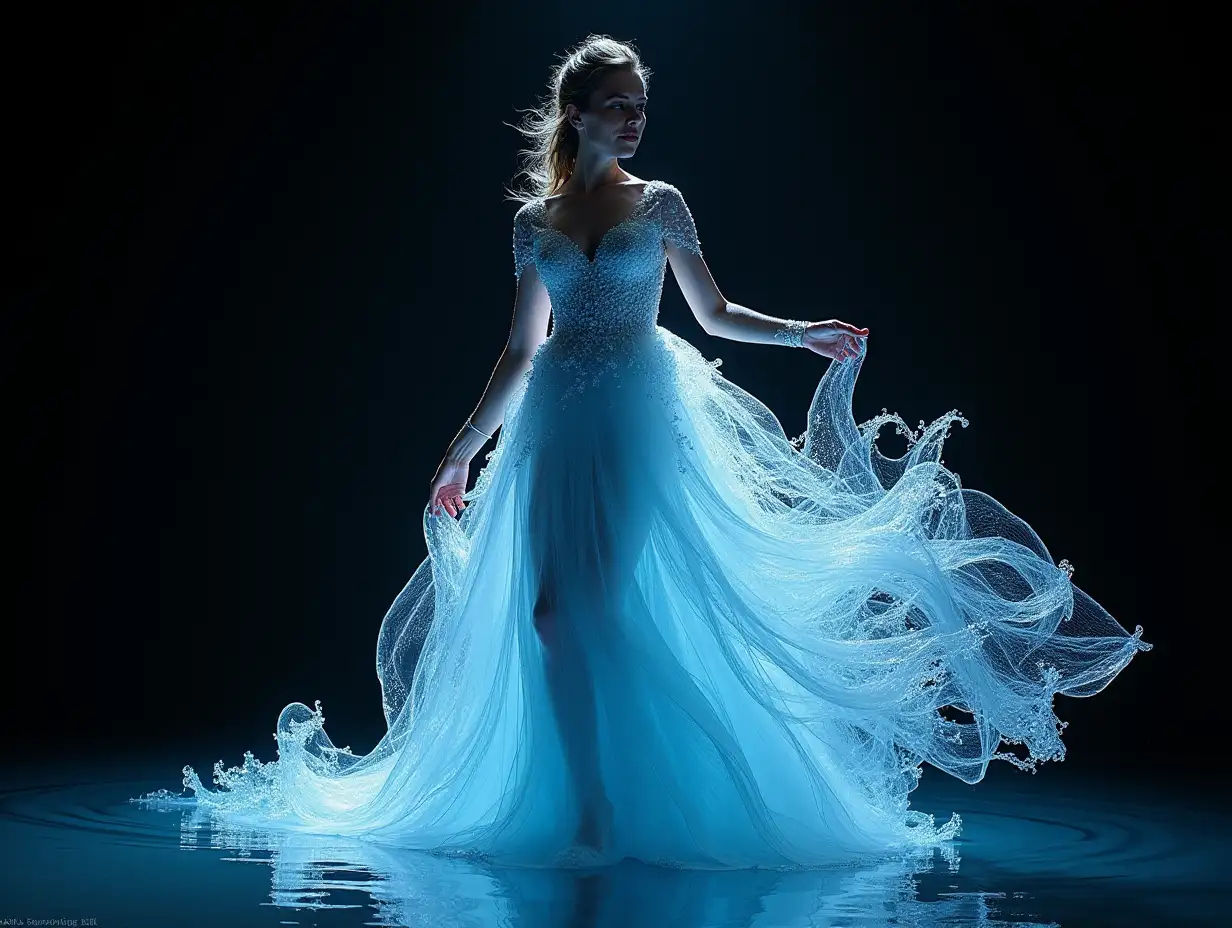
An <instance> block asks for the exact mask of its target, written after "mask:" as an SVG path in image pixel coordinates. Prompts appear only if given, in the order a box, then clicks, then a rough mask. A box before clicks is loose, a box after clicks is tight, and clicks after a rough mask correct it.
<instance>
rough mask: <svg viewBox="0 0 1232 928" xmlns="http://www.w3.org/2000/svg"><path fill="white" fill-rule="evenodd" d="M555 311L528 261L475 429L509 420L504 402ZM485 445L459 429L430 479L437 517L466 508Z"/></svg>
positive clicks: (431, 502)
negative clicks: (472, 470) (473, 468)
mask: <svg viewBox="0 0 1232 928" xmlns="http://www.w3.org/2000/svg"><path fill="white" fill-rule="evenodd" d="M551 314H552V304H551V301H550V300H549V299H548V292H547V288H546V287H544V285H543V281H542V280H541V279H540V278H539V271H538V269H537V268H536V267H535V263H534V262H533V261H532V262H529V263H528V264H527V265H526V266H525V268H524V269H523V270H522V273H521V274H520V275H519V277H518V289H517V293H516V295H515V296H514V299H513V323H512V325H511V326H510V329H509V338H508V340H507V341H506V342H505V350H504V351H502V352H501V356H500V360H498V361H497V362H496V367H495V368H494V369H493V371H492V376H491V378H490V379H489V380H488V385H487V387H486V388H485V389H484V391H483V396H481V397H480V398H479V404H478V405H477V406H476V407H475V411H474V412H473V413H471V422H473V423H474V424H475V428H478V429H482V430H483V431H484V432H486V433H487V434H488V435H491V434H493V433H495V431H496V430H497V429H498V428H500V426H501V424H502V423H503V422H504V418H505V404H506V403H508V402H509V397H510V396H511V395H512V394H513V390H514V387H515V386H517V383H518V381H519V379H521V377H522V375H523V374H525V373H526V371H527V370H528V369H529V368H530V362H531V358H532V357H533V356H534V354H535V351H536V349H538V347H539V346H540V345H541V344H543V342H544V340H545V339H546V338H547V337H548V320H549V318H550V317H551ZM486 443H487V439H486V438H484V437H483V435H480V434H479V432H476V431H475V429H472V428H470V427H469V426H467V425H463V426H462V428H461V429H459V431H458V434H457V435H456V436H454V439H453V441H451V442H450V443H449V448H448V449H447V450H446V451H445V457H444V459H443V460H442V461H441V464H440V467H438V468H437V470H436V474H435V476H433V478H432V483H431V486H430V489H429V495H428V500H429V506H431V508H432V513H433V515H439V514H440V510H441V507H444V509H445V511H446V512H448V513H449V514H450V515H451V516H456V515H457V514H458V513H459V512H461V511H462V510H463V509H465V508H466V503H464V502H463V501H462V494H463V493H465V492H466V479H467V475H468V474H469V472H470V462H471V460H472V459H473V458H474V457H475V455H476V454H478V453H479V451H480V450H481V449H482V448H483V446H484V445H485V444H486Z"/></svg>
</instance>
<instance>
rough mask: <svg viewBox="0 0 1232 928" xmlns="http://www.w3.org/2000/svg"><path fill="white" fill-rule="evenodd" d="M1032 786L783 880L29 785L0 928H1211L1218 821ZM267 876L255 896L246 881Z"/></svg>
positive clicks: (17, 798)
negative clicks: (411, 837)
mask: <svg viewBox="0 0 1232 928" xmlns="http://www.w3.org/2000/svg"><path fill="white" fill-rule="evenodd" d="M1031 779H1032V780H1034V779H1035V778H1031ZM1036 782H1038V781H1036ZM1029 785H1030V784H1024V785H1023V786H1020V787H1013V788H1011V789H1005V788H1004V787H1002V788H995V787H993V786H991V785H988V784H985V785H981V786H980V787H979V788H977V789H974V790H972V789H970V788H969V787H962V786H961V785H949V784H943V785H942V788H941V792H940V793H939V792H938V791H936V790H934V791H933V795H934V799H936V802H935V810H936V811H937V812H941V811H943V810H955V811H958V812H959V813H960V814H961V815H962V816H963V821H964V833H963V836H962V838H960V839H959V840H958V841H957V842H955V843H954V845H953V846H952V847H950V848H947V849H946V851H945V852H940V851H938V852H933V853H932V854H931V855H929V856H928V857H926V858H919V859H900V860H887V861H881V862H878V863H876V864H866V865H860V866H853V867H850V868H843V869H832V870H811V871H795V872H777V871H768V870H744V871H731V870H729V871H698V870H691V871H690V870H669V869H663V868H656V867H649V866H645V865H642V864H638V863H635V862H632V861H626V862H625V863H623V864H620V865H619V866H615V867H606V868H601V869H594V870H568V871H563V870H548V869H529V868H512V867H496V866H491V865H488V864H485V863H483V862H478V861H472V860H463V859H458V858H446V857H440V856H436V855H431V854H425V853H423V852H418V851H404V850H400V849H397V848H391V847H389V846H384V845H380V844H377V843H375V842H371V841H367V840H364V839H362V838H355V837H349V836H321V835H307V834H302V833H296V832H280V831H266V830H258V829H252V828H248V827H241V826H237V825H235V824H234V823H229V822H227V821H225V820H223V819H220V818H218V817H217V813H215V812H213V811H211V810H208V809H201V808H198V807H196V805H195V804H194V803H193V802H192V800H191V798H189V799H182V798H172V799H169V800H163V801H156V802H129V801H128V797H132V796H139V795H144V794H145V792H146V791H147V790H148V784H147V783H144V782H140V781H137V782H134V781H127V782H118V783H117V782H112V783H106V782H103V783H99V782H93V783H79V784H69V785H57V786H47V785H41V784H39V783H32V784H27V785H26V786H23V787H16V788H10V789H7V790H6V791H4V792H3V793H0V846H2V847H3V848H4V851H3V853H4V856H5V863H4V869H5V876H6V880H5V888H4V895H3V898H2V899H0V901H2V902H3V903H4V906H0V908H3V909H4V911H0V918H4V917H17V916H19V915H24V916H25V917H26V918H27V919H30V918H38V917H44V918H49V917H65V916H72V917H89V916H90V915H91V914H93V915H94V917H96V918H98V922H97V924H98V925H100V926H106V925H108V924H113V925H134V926H135V925H144V924H150V925H154V924H170V923H174V924H177V925H185V926H187V925H197V924H201V925H205V924H211V925H213V924H228V925H248V924H251V925H266V924H268V925H276V924H299V925H405V926H417V928H418V926H424V928H426V926H432V928H489V926H508V928H668V926H671V928H795V926H808V928H826V926H872V925H878V926H882V925H899V926H917V928H940V926H974V925H986V926H1007V925H1016V926H1024V928H1026V926H1039V925H1059V924H1066V925H1083V926H1085V925H1127V924H1160V925H1164V924H1166V925H1202V924H1220V923H1221V919H1220V918H1219V917H1217V913H1219V912H1220V911H1221V910H1223V909H1225V908H1226V905H1225V904H1224V898H1225V895H1226V888H1227V887H1226V879H1225V878H1224V873H1223V871H1222V869H1221V866H1220V861H1221V860H1222V859H1223V858H1225V857H1226V856H1227V854H1226V852H1227V850H1228V847H1227V840H1228V839H1227V835H1228V829H1227V825H1228V819H1227V817H1226V815H1224V814H1223V813H1222V812H1221V811H1218V809H1217V807H1215V806H1210V807H1204V806H1203V805H1202V804H1200V803H1198V802H1197V801H1196V800H1194V799H1193V797H1187V798H1186V799H1185V800H1184V801H1180V800H1178V801H1171V802H1168V803H1163V802H1161V801H1160V800H1159V799H1158V798H1157V797H1152V798H1151V799H1150V800H1149V801H1138V802H1136V803H1134V802H1128V801H1127V800H1126V799H1125V797H1124V796H1117V797H1113V796H1112V795H1110V794H1109V792H1108V791H1106V790H1105V791H1103V792H1102V793H1101V792H1095V793H1093V792H1089V791H1087V792H1076V791H1074V790H1066V791H1065V792H1064V793H1061V792H1055V793H1053V794H1049V793H1047V792H1045V791H1043V790H1040V789H1032V788H1028V786H1029ZM947 789H948V791H949V792H948V794H946V792H945V791H946V790H947ZM1013 789H1017V791H1016V792H1015V791H1013ZM930 811H932V810H930ZM186 852H188V853H186ZM236 863H256V864H258V865H260V870H257V869H255V868H244V867H238V868H237V867H235V864H236ZM260 871H266V872H268V878H269V881H268V886H267V887H266V889H264V890H263V889H262V888H261V886H260V885H258V883H255V882H254V879H253V878H254V877H257V874H258V873H259V872H260ZM66 872H72V873H73V874H74V879H73V880H72V881H66V880H64V879H63V875H64V873H66ZM104 874H106V876H104ZM259 882H260V883H264V880H260V881H259ZM150 887H156V888H157V889H155V890H151V889H150ZM160 891H161V895H160ZM189 900H193V901H192V902H191V903H190V902H189ZM14 909H16V910H17V911H15V910H14ZM68 909H71V912H70V911H68Z"/></svg>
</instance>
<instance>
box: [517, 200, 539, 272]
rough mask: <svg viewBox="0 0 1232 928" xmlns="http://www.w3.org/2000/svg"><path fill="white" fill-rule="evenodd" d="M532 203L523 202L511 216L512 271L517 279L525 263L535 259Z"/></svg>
mask: <svg viewBox="0 0 1232 928" xmlns="http://www.w3.org/2000/svg"><path fill="white" fill-rule="evenodd" d="M533 205H534V204H533V203H525V204H523V206H522V208H521V209H519V210H518V211H517V213H516V214H514V217H513V273H514V276H515V277H517V278H518V279H521V277H522V271H523V270H524V269H525V267H526V265H527V264H529V263H530V262H531V261H533V260H534V259H535V227H534V223H533V222H532V221H531V216H530V211H531V207H532V206H533Z"/></svg>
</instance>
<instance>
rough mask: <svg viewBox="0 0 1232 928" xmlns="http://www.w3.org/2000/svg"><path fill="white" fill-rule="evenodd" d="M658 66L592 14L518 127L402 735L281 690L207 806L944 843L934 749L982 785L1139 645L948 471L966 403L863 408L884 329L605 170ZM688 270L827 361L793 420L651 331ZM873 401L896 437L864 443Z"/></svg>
mask: <svg viewBox="0 0 1232 928" xmlns="http://www.w3.org/2000/svg"><path fill="white" fill-rule="evenodd" d="M647 77H648V71H647V70H646V68H645V67H644V66H643V65H642V64H641V62H640V60H639V58H638V56H637V53H636V52H635V50H634V49H633V48H631V47H630V46H628V45H626V44H623V43H620V42H616V41H613V40H611V39H610V38H607V37H599V36H592V37H590V38H588V39H587V40H586V41H585V42H583V43H582V44H581V45H580V46H579V47H577V48H576V49H574V50H573V51H572V52H571V54H570V55H569V56H568V57H567V58H566V59H565V60H564V61H563V62H562V63H561V64H560V66H559V67H558V68H557V69H556V71H555V73H554V75H553V80H552V85H551V86H552V94H553V96H552V98H551V104H550V106H549V107H548V108H547V109H546V110H545V111H532V113H531V116H530V117H529V118H528V120H527V122H526V124H525V125H524V127H523V131H525V132H526V133H528V134H529V135H530V136H531V137H532V138H533V139H535V140H536V141H537V143H538V144H537V145H536V147H535V148H534V149H533V150H532V151H531V152H529V153H528V165H527V167H528V173H529V175H530V177H531V178H532V181H533V182H534V184H535V185H536V186H535V189H534V190H533V191H532V192H531V194H530V195H528V196H526V197H523V198H522V199H523V200H524V202H523V205H522V206H521V208H520V209H519V210H518V212H517V215H516V217H515V220H514V233H513V250H514V257H515V272H516V274H517V277H518V287H517V297H516V300H515V306H514V318H513V326H512V330H511V333H510V336H509V341H508V345H507V346H506V348H505V351H504V354H503V355H502V357H501V359H500V362H499V363H498V364H497V366H496V369H495V371H494V373H493V375H492V378H491V382H490V383H489V385H488V388H487V390H486V391H485V393H484V395H483V397H482V399H481V400H480V402H479V404H478V406H477V407H476V409H475V411H474V413H473V414H472V416H471V417H470V419H469V420H468V421H467V422H466V424H465V425H464V426H463V428H462V429H461V430H460V431H459V432H458V434H457V436H456V437H455V438H454V440H453V442H452V443H451V444H450V447H449V449H448V451H447V452H446V454H445V457H444V460H443V461H442V462H441V465H440V467H439V468H438V470H437V473H436V475H435V477H434V478H433V480H432V483H431V488H430V498H429V506H428V509H427V511H426V513H425V521H424V527H425V536H426V538H427V542H428V549H429V556H428V558H427V559H426V560H425V561H424V562H423V564H421V565H420V566H419V568H418V569H417V570H416V572H415V574H414V576H413V577H412V578H411V580H410V582H409V583H408V584H407V586H406V588H405V589H404V590H403V591H402V593H401V594H400V595H399V597H398V599H397V600H396V601H395V602H394V604H393V606H392V607H391V609H390V611H389V613H388V614H387V615H386V617H385V621H384V624H383V626H382V628H381V634H380V640H379V642H378V655H377V658H378V673H379V676H380V679H381V684H382V690H383V694H384V709H385V713H386V720H387V722H388V725H389V731H388V732H387V734H386V735H385V737H384V738H383V739H382V740H381V742H380V743H379V744H378V745H377V746H376V748H375V749H374V750H373V751H372V752H371V753H369V754H367V755H364V756H362V757H360V756H356V755H354V754H352V753H351V752H350V751H349V750H347V749H341V750H339V749H337V748H335V747H334V746H333V743H332V742H331V741H330V739H329V738H328V736H327V735H326V734H325V731H324V727H323V716H322V714H321V712H320V708H319V704H318V707H317V709H316V711H312V710H309V709H308V708H307V706H304V705H303V704H300V703H293V704H292V705H291V706H288V708H287V709H286V710H284V712H283V716H282V718H281V719H280V720H279V725H278V741H279V754H280V757H279V760H278V761H277V762H275V763H270V764H262V763H260V762H259V761H256V760H255V759H254V758H252V756H251V755H248V756H247V758H246V763H245V765H244V767H242V768H234V769H232V770H229V771H224V770H222V769H221V764H220V765H218V766H217V767H216V768H215V775H216V779H217V781H218V782H219V784H220V785H222V786H223V787H226V789H224V790H221V791H210V790H206V789H205V788H204V787H203V786H202V785H201V783H200V781H199V779H198V778H197V776H196V774H195V773H193V772H192V770H191V768H186V769H185V785H186V786H188V787H190V788H192V789H193V790H194V791H195V792H196V793H197V797H198V802H204V803H208V804H210V805H211V806H216V807H218V808H219V809H221V810H223V811H224V812H227V813H229V814H232V815H235V816H239V817H247V818H251V819H255V820H257V821H260V822H267V823H268V822H277V823H279V825H280V827H287V828H294V829H304V830H310V831H312V830H323V831H328V832H331V833H351V834H362V835H365V836H368V837H370V838H371V839H373V840H377V841H386V842H390V843H396V844H400V845H403V846H406V847H413V848H422V849H425V850H433V851H437V852H444V853H458V854H478V855H484V856H490V857H494V858H498V859H502V860H506V861H510V862H520V863H529V864H559V863H562V862H568V861H578V860H581V861H583V862H594V861H596V860H598V861H606V860H616V859H620V858H621V857H624V856H632V857H637V858H640V859H642V860H646V861H650V862H662V863H668V864H671V865H676V866H696V867H710V866H739V867H744V866H775V867H783V866H814V865H820V864H825V863H829V862H834V861H837V860H848V859H850V858H851V857H853V856H856V855H865V854H880V853H884V852H886V851H889V850H893V851H899V850H901V849H903V848H910V847H924V848H927V847H929V846H931V845H935V844H936V843H938V842H941V841H944V840H947V839H948V838H950V837H952V836H953V835H954V834H955V833H956V832H957V828H958V820H957V817H955V818H953V819H951V821H950V822H949V823H947V824H945V825H941V826H938V825H936V824H935V823H934V822H933V821H932V819H931V817H929V816H925V815H922V814H920V813H918V812H913V811H909V810H908V802H907V798H908V794H909V792H910V791H911V790H912V789H913V788H914V786H915V784H916V781H917V779H918V776H919V773H920V766H921V764H922V762H924V761H927V762H929V763H931V764H933V765H934V766H936V767H939V768H941V769H942V770H945V771H947V772H948V773H950V774H953V775H954V776H956V777H959V778H961V779H963V780H965V781H967V782H975V781H977V780H979V779H981V778H982V777H983V775H984V772H985V770H986V769H987V766H988V763H989V761H990V760H993V759H995V758H1001V759H1005V760H1009V761H1011V762H1012V763H1014V764H1017V765H1018V766H1021V767H1026V768H1031V767H1033V766H1034V764H1036V763H1037V762H1039V761H1043V760H1048V759H1059V758H1061V757H1062V756H1063V753H1064V747H1063V745H1062V743H1061V740H1060V737H1059V733H1060V730H1061V728H1062V727H1063V723H1061V722H1059V721H1058V719H1057V717H1056V716H1055V715H1054V713H1053V710H1052V702H1053V697H1054V696H1055V695H1056V694H1057V693H1064V694H1066V695H1073V696H1085V695H1091V694H1093V693H1095V692H1098V691H1099V690H1100V689H1102V688H1103V687H1104V686H1105V685H1106V684H1107V683H1108V682H1109V681H1110V680H1111V679H1112V678H1113V677H1114V676H1115V675H1116V674H1117V673H1118V672H1119V671H1120V670H1121V669H1122V668H1123V667H1124V666H1125V665H1126V664H1127V663H1128V662H1129V660H1130V659H1131V658H1132V657H1133V655H1134V654H1135V653H1136V652H1137V651H1139V650H1144V649H1146V648H1148V647H1149V646H1148V645H1146V644H1145V643H1143V642H1142V641H1141V640H1140V635H1141V629H1140V628H1139V629H1138V630H1137V631H1135V632H1134V634H1132V635H1130V634H1128V633H1127V632H1126V631H1125V630H1124V629H1123V628H1121V626H1120V625H1119V624H1117V622H1116V621H1115V620H1114V619H1112V617H1111V616H1109V615H1108V614H1107V613H1106V612H1105V611H1104V610H1102V609H1101V608H1100V607H1099V606H1098V605H1096V604H1095V603H1094V602H1093V601H1092V600H1091V599H1090V598H1089V597H1087V596H1085V595H1084V594H1083V593H1082V592H1081V591H1080V590H1078V589H1076V588H1075V587H1074V586H1073V585H1072V584H1071V582H1070V577H1069V572H1068V570H1067V569H1066V565H1065V563H1064V562H1062V564H1061V565H1060V566H1057V565H1055V564H1053V562H1052V560H1051V558H1050V557H1049V555H1048V552H1047V550H1046V549H1045V547H1044V545H1043V544H1042V543H1041V542H1040V540H1039V539H1038V538H1037V537H1036V535H1035V534H1034V533H1033V532H1032V531H1031V529H1030V528H1029V527H1028V526H1027V525H1026V524H1024V523H1023V522H1021V521H1020V520H1018V519H1016V518H1015V517H1014V516H1012V515H1011V514H1009V513H1008V512H1006V511H1005V510H1004V509H1003V508H1002V507H1001V506H999V505H998V504H997V503H996V502H995V501H994V500H992V499H991V498H990V497H988V496H985V495H983V494H980V493H978V492H974V491H970V490H964V489H962V488H961V487H960V486H959V484H958V479H957V477H956V475H954V474H952V473H950V472H949V471H947V470H946V469H945V468H944V467H942V466H941V464H940V455H941V445H942V442H943V440H944V438H945V435H946V432H947V431H948V428H949V426H950V425H951V424H952V423H954V422H956V421H957V422H963V424H964V425H965V422H964V421H963V420H962V419H961V417H960V416H959V415H958V414H956V413H950V414H948V415H946V416H943V417H941V418H940V419H938V420H937V421H936V422H934V423H933V424H932V425H930V426H928V427H926V428H923V429H922V431H921V433H920V434H916V433H914V432H912V431H911V430H910V429H908V428H907V426H906V424H905V423H903V422H902V420H900V419H898V418H897V417H896V416H893V415H888V414H883V415H882V416H879V417H877V418H875V419H874V420H873V421H872V422H870V423H867V424H866V425H865V426H864V427H863V428H862V429H861V428H857V427H856V425H855V423H854V421H853V420H852V417H851V393H852V389H853V387H854V383H855V379H856V373H857V371H858V369H859V367H860V365H861V363H862V362H863V359H864V356H865V347H866V339H867V336H868V334H869V333H868V330H867V329H861V328H856V327H855V326H853V325H849V324H848V323H845V322H838V321H835V320H831V321H827V322H807V321H798V320H790V319H779V318H774V317H771V316H765V315H762V314H760V313H757V312H754V311H752V310H750V309H748V308H746V307H743V306H739V305H737V304H735V303H732V302H730V301H728V300H726V299H725V298H724V297H723V296H722V294H721V293H720V291H719V289H718V287H717V286H716V285H715V282H714V280H713V278H712V277H711V275H710V272H709V270H708V269H707V266H706V263H705V261H704V260H703V258H702V251H701V246H700V243H699V240H698V236H697V230H696V227H695V225H694V222H693V218H692V216H691V214H690V212H689V209H688V207H687V205H686V204H685V201H684V199H683V198H682V196H681V194H680V191H679V190H678V189H677V188H676V187H674V186H672V185H671V184H668V183H665V182H662V181H657V180H649V181H646V180H641V179H638V178H636V177H634V176H632V175H630V174H628V173H627V172H626V171H624V170H623V168H622V167H621V166H620V159H623V158H628V157H630V156H632V155H633V153H634V152H635V150H636V149H637V146H638V144H639V143H640V140H641V137H642V134H643V132H644V130H645V127H646V111H645V110H646V79H647ZM668 264H670V265H671V268H672V271H673V273H674V275H675V277H676V280H677V281H678V282H679V284H680V287H681V290H682V291H683V293H684V295H685V298H686V300H687V302H688V304H689V306H690V308H691V309H692V311H693V313H694V314H695V315H696V316H697V318H698V320H699V322H700V323H701V325H702V327H703V328H704V329H705V330H706V331H707V332H709V333H711V334H714V335H720V336H723V337H726V338H731V339H735V340H738V341H745V342H758V343H764V344H767V345H776V346H778V347H779V348H784V347H804V348H807V349H808V350H810V351H812V352H814V353H816V354H820V355H823V356H825V357H828V358H831V359H832V363H831V365H830V367H829V369H828V370H827V372H826V374H825V376H824V377H823V378H822V380H821V383H820V385H819V386H818V388H817V391H816V394H815V396H814V399H813V403H812V407H811V409H810V413H809V422H808V431H807V432H806V433H805V435H803V436H801V439H802V442H790V441H788V439H787V437H786V436H785V435H784V433H783V430H782V428H781V426H780V425H779V423H778V421H777V420H776V419H775V417H774V416H773V415H772V414H771V413H770V411H769V410H768V409H766V408H765V407H764V406H763V405H762V404H761V403H760V402H758V401H757V400H756V399H755V398H754V397H752V396H751V395H749V394H748V393H746V392H745V391H743V390H741V389H740V388H739V387H737V386H735V385H734V384H732V383H730V382H729V381H727V380H725V379H724V378H723V377H722V375H721V374H719V373H718V371H717V369H716V367H717V362H715V363H714V364H710V363H707V362H706V361H705V360H704V359H703V358H702V357H701V356H700V355H699V354H698V352H697V351H696V350H695V349H693V348H692V347H691V346H690V345H689V344H688V343H686V342H684V341H683V340H681V339H679V338H677V337H676V336H675V335H673V334H672V333H670V332H668V331H666V330H665V329H663V328H661V327H659V326H657V325H656V319H657V313H658V304H659V297H660V294H661V292H662V286H663V279H664V275H665V270H666V267H667V265H668ZM549 315H550V316H551V317H552V320H553V328H552V334H551V335H550V336H548V334H547V330H548V321H549ZM886 423H893V424H894V425H895V426H896V428H897V429H898V430H900V431H901V432H904V433H905V434H907V435H908V439H909V441H910V442H911V450H910V451H909V453H908V454H907V455H906V456H904V457H903V458H901V459H896V460H891V459H888V458H886V457H883V456H882V455H881V454H880V453H879V452H878V451H877V449H876V448H875V446H874V439H875V437H876V434H877V432H878V430H879V429H880V428H881V427H882V426H883V425H885V424H886ZM498 428H500V437H499V438H498V440H497V444H496V447H495V449H494V451H493V452H492V453H491V454H490V455H489V457H488V464H487V466H486V467H485V468H484V469H483V470H482V472H481V473H480V474H479V476H478V479H477V481H476V483H475V486H474V488H473V489H472V490H471V491H470V492H467V490H466V484H467V480H468V477H469V465H470V462H471V461H472V460H474V458H475V455H476V454H478V452H479V450H480V449H481V448H482V447H483V445H484V443H485V442H486V441H488V439H489V438H491V437H492V436H493V433H494V432H495V431H496V430H497V429H498ZM1002 742H1007V743H1009V744H1018V745H1021V750H1020V751H1019V752H1018V753H1013V752H1009V751H1001V750H1000V745H1001V743H1002Z"/></svg>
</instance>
